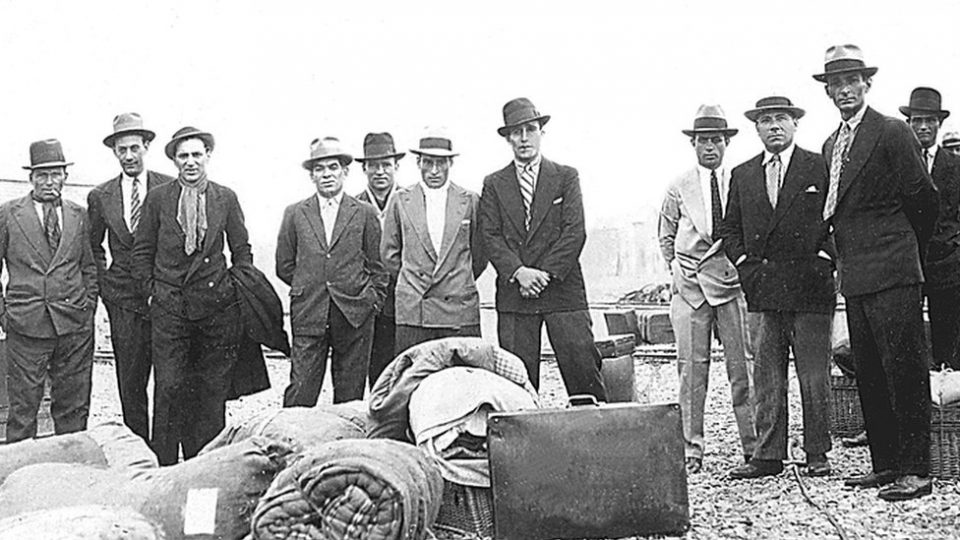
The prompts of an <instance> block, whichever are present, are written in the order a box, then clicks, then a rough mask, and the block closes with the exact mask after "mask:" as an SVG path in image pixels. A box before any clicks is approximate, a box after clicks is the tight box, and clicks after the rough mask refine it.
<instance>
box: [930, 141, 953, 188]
mask: <svg viewBox="0 0 960 540" xmlns="http://www.w3.org/2000/svg"><path fill="white" fill-rule="evenodd" d="M948 159H949V158H948V157H947V155H946V150H944V149H943V148H940V149H938V150H937V155H936V156H934V158H933V169H932V170H931V171H930V177H931V178H933V183H934V185H935V186H937V189H942V187H943V186H944V185H945V184H948V183H949V182H950V176H949V174H948V173H949V171H950V163H949V162H948V161H947V160H948Z"/></svg>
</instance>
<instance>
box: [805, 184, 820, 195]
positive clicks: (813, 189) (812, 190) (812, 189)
mask: <svg viewBox="0 0 960 540" xmlns="http://www.w3.org/2000/svg"><path fill="white" fill-rule="evenodd" d="M804 193H820V190H819V189H817V186H809V187H807V189H806V190H804Z"/></svg>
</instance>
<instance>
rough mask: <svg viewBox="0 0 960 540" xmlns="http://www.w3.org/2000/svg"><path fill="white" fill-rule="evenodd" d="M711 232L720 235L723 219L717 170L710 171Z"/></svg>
mask: <svg viewBox="0 0 960 540" xmlns="http://www.w3.org/2000/svg"><path fill="white" fill-rule="evenodd" d="M710 216H711V228H710V231H711V232H710V234H711V235H713V237H714V238H716V237H718V236H719V235H718V234H717V231H718V230H719V229H720V222H721V221H723V203H721V202H720V184H719V183H717V171H715V170H713V171H710Z"/></svg>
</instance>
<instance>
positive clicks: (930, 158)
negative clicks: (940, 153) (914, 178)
mask: <svg viewBox="0 0 960 540" xmlns="http://www.w3.org/2000/svg"><path fill="white" fill-rule="evenodd" d="M931 161H933V156H931V155H930V149H929V148H924V149H923V166H924V167H925V168H926V169H927V172H928V173H929V172H930V162H931Z"/></svg>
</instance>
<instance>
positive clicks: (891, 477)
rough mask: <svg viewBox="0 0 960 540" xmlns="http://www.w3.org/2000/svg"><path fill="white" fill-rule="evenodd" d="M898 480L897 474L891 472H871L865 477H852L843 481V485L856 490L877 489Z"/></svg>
mask: <svg viewBox="0 0 960 540" xmlns="http://www.w3.org/2000/svg"><path fill="white" fill-rule="evenodd" d="M896 480H897V473H896V472H894V471H891V470H886V471H878V472H871V473H869V474H865V475H863V476H851V477H850V478H847V479H846V480H844V481H843V485H845V486H847V487H855V488H875V487H880V486H885V485H887V484H892V483H894V482H895V481H896Z"/></svg>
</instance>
